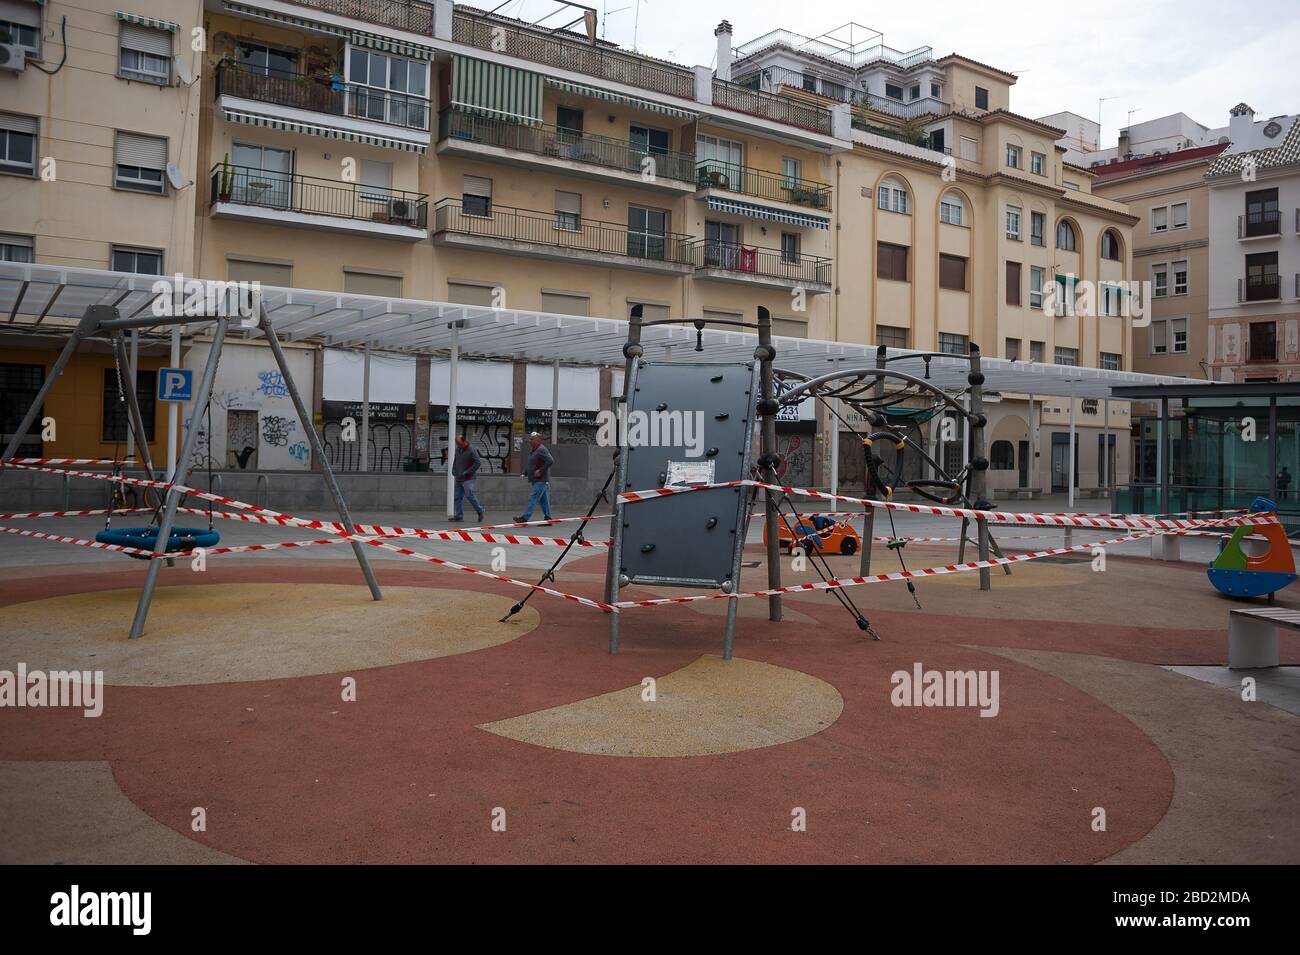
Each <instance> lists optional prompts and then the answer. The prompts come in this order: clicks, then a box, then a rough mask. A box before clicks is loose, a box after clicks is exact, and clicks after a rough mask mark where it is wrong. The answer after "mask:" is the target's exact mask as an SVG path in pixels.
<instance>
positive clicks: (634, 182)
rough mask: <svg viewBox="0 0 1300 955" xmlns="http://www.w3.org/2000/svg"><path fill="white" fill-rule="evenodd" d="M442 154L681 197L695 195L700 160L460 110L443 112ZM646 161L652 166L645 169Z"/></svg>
mask: <svg viewBox="0 0 1300 955" xmlns="http://www.w3.org/2000/svg"><path fill="white" fill-rule="evenodd" d="M438 153H439V154H440V155H442V154H446V155H453V156H466V157H470V158H474V159H492V160H496V161H499V162H504V163H509V164H511V165H515V166H526V167H531V168H536V169H546V170H548V171H551V172H566V173H570V174H572V175H575V176H582V177H584V178H587V179H599V180H604V181H607V182H608V181H612V182H621V183H624V184H626V185H631V186H637V187H641V188H645V189H655V190H659V191H664V192H672V193H676V194H677V195H685V194H688V193H691V192H693V191H694V190H695V160H694V158H693V157H691V156H688V155H686V154H684V153H675V152H661V151H657V150H656V151H651V152H647V151H646V150H644V149H642V148H641V147H639V146H636V145H633V144H632V143H630V142H627V141H625V140H621V139H610V138H607V137H605V136H593V135H590V134H586V133H576V132H572V131H570V130H567V129H560V128H558V127H555V126H527V125H525V124H523V123H511V122H507V121H505V120H500V119H493V118H491V117H487V116H480V115H478V114H476V113H469V112H466V111H464V110H459V109H448V110H443V112H442V113H441V115H439V117H438ZM647 158H649V159H650V160H652V161H653V164H650V163H646V159H647Z"/></svg>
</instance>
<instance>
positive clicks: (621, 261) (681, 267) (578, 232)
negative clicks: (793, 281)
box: [433, 199, 695, 275]
mask: <svg viewBox="0 0 1300 955" xmlns="http://www.w3.org/2000/svg"><path fill="white" fill-rule="evenodd" d="M433 241H434V243H435V244H436V245H442V246H448V247H454V248H465V249H477V250H480V251H484V252H502V253H505V254H507V255H524V256H530V257H532V258H540V259H550V260H552V261H560V262H576V263H580V264H585V265H599V266H606V267H609V268H624V269H635V270H637V271H642V272H660V273H668V274H675V275H689V274H690V272H691V270H692V268H693V266H694V261H695V260H694V258H693V257H692V251H691V244H690V243H691V240H690V237H689V236H685V235H675V234H673V233H667V234H664V235H655V234H647V233H643V232H633V231H631V230H630V229H628V227H627V226H625V225H619V224H617V223H613V222H600V221H598V220H594V219H586V218H581V217H574V218H568V217H566V216H565V215H564V214H563V213H554V212H550V213H548V212H537V211H534V210H530V209H512V208H509V207H507V206H498V205H494V204H489V205H488V206H487V207H486V214H485V215H476V214H474V213H471V212H466V211H465V209H464V207H463V203H462V200H461V199H443V200H441V201H440V202H438V204H437V205H436V206H435V207H434V210H433Z"/></svg>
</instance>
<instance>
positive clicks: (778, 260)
mask: <svg viewBox="0 0 1300 955" xmlns="http://www.w3.org/2000/svg"><path fill="white" fill-rule="evenodd" d="M690 250H691V261H692V262H693V263H694V264H695V277H696V278H697V279H712V280H715V281H719V282H731V283H733V284H739V285H755V286H759V287H762V288H774V289H789V290H793V289H803V290H804V291H805V292H807V293H808V294H810V295H823V294H825V293H827V292H829V291H830V290H831V260H830V259H823V258H819V257H817V256H813V255H801V254H789V253H786V252H781V251H778V250H776V249H756V248H752V247H750V246H746V245H741V244H738V243H735V242H722V241H719V240H717V239H700V240H699V241H697V242H694V243H692V244H691V247H690Z"/></svg>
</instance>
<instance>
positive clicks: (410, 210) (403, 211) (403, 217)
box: [388, 199, 415, 222]
mask: <svg viewBox="0 0 1300 955" xmlns="http://www.w3.org/2000/svg"><path fill="white" fill-rule="evenodd" d="M388 218H389V219H390V220H391V221H393V222H414V221H415V203H414V202H412V201H411V200H410V199H389V200H388Z"/></svg>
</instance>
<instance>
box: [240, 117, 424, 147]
mask: <svg viewBox="0 0 1300 955" xmlns="http://www.w3.org/2000/svg"><path fill="white" fill-rule="evenodd" d="M222 113H223V114H224V115H225V118H226V122H229V123H243V124H245V125H247V126H265V127H266V128H268V129H284V130H288V131H289V132H293V133H306V134H307V135H309V136H322V137H324V138H325V139H346V140H348V141H349V142H354V143H364V144H366V145H368V146H379V147H381V148H383V149H401V150H404V151H406V152H413V153H422V152H424V151H425V147H424V146H422V145H420V144H419V143H411V142H406V141H405V140H401V139H388V138H387V137H384V136H369V135H367V134H365V133H353V132H349V131H347V130H343V129H332V128H330V127H329V126H317V125H314V124H312V123H302V122H298V121H297V120H291V119H280V118H278V117H276V116H263V115H261V114H260V113H249V112H245V111H244V110H239V109H223V110H222Z"/></svg>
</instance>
